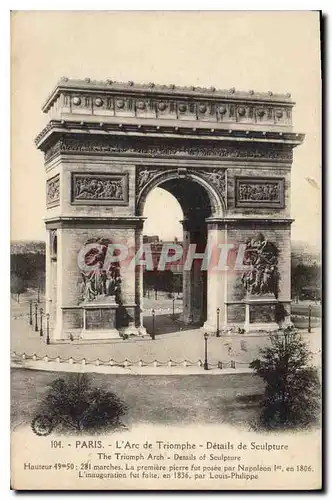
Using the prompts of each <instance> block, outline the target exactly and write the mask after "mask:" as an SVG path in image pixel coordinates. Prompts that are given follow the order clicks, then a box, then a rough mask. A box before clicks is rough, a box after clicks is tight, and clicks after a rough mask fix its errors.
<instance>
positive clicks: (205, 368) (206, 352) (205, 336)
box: [204, 332, 209, 370]
mask: <svg viewBox="0 0 332 500" xmlns="http://www.w3.org/2000/svg"><path fill="white" fill-rule="evenodd" d="M208 337H209V335H208V334H207V333H206V332H205V333H204V342H205V356H204V370H208V369H209V365H208V351H207V341H208Z"/></svg>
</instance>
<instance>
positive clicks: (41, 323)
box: [39, 307, 43, 337]
mask: <svg viewBox="0 0 332 500" xmlns="http://www.w3.org/2000/svg"><path fill="white" fill-rule="evenodd" d="M39 312H40V330H39V334H40V337H42V336H43V308H42V307H41V308H40V310H39Z"/></svg>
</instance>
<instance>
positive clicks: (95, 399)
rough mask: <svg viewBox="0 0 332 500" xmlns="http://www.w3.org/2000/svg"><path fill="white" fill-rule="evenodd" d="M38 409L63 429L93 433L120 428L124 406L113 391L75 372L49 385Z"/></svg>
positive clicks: (85, 375) (84, 374)
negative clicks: (95, 385)
mask: <svg viewBox="0 0 332 500" xmlns="http://www.w3.org/2000/svg"><path fill="white" fill-rule="evenodd" d="M38 412H39V413H40V414H44V415H48V416H49V417H52V419H54V420H55V421H57V422H58V424H59V425H60V426H61V427H62V429H63V430H71V431H74V432H79V433H80V432H84V431H86V432H87V431H88V432H89V433H93V432H100V431H101V430H107V429H109V428H117V427H121V426H122V424H121V417H122V416H123V415H124V414H125V412H126V406H125V405H124V403H123V402H122V401H121V400H120V399H119V398H118V397H117V396H116V395H115V394H113V393H112V392H109V391H106V390H104V389H102V388H100V387H95V388H94V387H92V384H91V379H90V377H89V376H88V375H87V374H86V373H83V374H82V373H75V374H71V375H69V376H68V377H67V379H63V378H58V379H56V380H55V381H54V382H52V383H51V384H50V389H49V391H48V393H47V395H46V397H45V399H44V400H43V401H42V403H41V405H40V407H39V409H38Z"/></svg>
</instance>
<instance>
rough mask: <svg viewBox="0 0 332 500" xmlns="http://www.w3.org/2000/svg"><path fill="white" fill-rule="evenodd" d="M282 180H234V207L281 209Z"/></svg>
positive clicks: (239, 178)
mask: <svg viewBox="0 0 332 500" xmlns="http://www.w3.org/2000/svg"><path fill="white" fill-rule="evenodd" d="M284 197H285V193H284V179H282V178H277V179H272V178H263V177H261V178H258V179H257V178H255V179H252V178H241V177H238V178H237V179H236V187H235V204H236V207H256V208H259V207H267V208H283V207H284V204H285V200H284Z"/></svg>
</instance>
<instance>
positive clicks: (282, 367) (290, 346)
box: [250, 327, 320, 428]
mask: <svg viewBox="0 0 332 500" xmlns="http://www.w3.org/2000/svg"><path fill="white" fill-rule="evenodd" d="M270 341H271V345H268V346H266V347H265V348H263V349H260V358H259V359H255V360H254V361H252V362H251V364H250V367H251V368H253V369H254V370H255V372H256V374H257V375H259V376H260V377H261V378H262V379H263V380H264V382H265V392H264V396H263V399H262V401H261V410H262V411H261V424H262V425H263V426H264V427H267V428H276V427H307V426H309V425H310V424H312V423H313V422H314V421H315V420H316V418H317V415H318V410H319V408H320V405H319V396H320V383H319V377H318V373H317V369H316V368H315V367H313V366H312V365H311V364H310V359H311V353H310V352H309V350H308V347H307V345H306V344H305V342H304V341H303V340H302V339H301V336H300V335H299V333H298V332H296V331H295V330H294V329H293V328H290V327H288V328H287V329H285V330H284V331H283V333H282V334H272V335H271V337H270Z"/></svg>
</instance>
